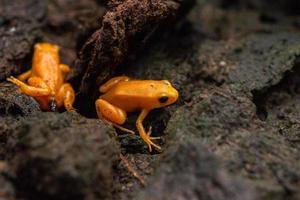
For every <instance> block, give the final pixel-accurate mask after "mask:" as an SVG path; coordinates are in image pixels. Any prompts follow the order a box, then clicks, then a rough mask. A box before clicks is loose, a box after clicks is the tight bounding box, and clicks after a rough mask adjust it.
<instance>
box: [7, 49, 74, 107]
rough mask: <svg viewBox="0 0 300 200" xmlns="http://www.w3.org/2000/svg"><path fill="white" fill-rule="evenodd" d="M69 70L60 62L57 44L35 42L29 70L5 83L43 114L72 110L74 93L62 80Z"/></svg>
mask: <svg viewBox="0 0 300 200" xmlns="http://www.w3.org/2000/svg"><path fill="white" fill-rule="evenodd" d="M69 71H70V67H69V66H68V65H65V64H61V63H60V58H59V47H58V46H57V45H54V44H49V43H38V44H36V45H35V46H34V55H33V59H32V68H31V69H30V70H29V71H27V72H25V73H23V74H21V75H20V76H19V77H18V79H16V78H14V77H12V76H11V77H10V78H7V80H8V81H10V82H12V83H14V84H16V85H17V86H19V87H20V90H21V92H23V93H24V94H26V95H29V96H32V97H34V98H35V99H36V100H37V101H38V103H39V104H40V107H41V108H42V109H43V110H45V111H49V110H50V111H55V110H56V109H57V108H60V107H62V106H64V107H65V108H66V109H67V110H68V111H73V110H74V108H73V102H74V99H75V93H74V90H73V88H72V86H71V85H70V84H69V83H65V81H64V75H65V74H66V73H68V72H69ZM26 80H27V83H24V81H26Z"/></svg>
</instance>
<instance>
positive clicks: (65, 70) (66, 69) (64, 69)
mask: <svg viewBox="0 0 300 200" xmlns="http://www.w3.org/2000/svg"><path fill="white" fill-rule="evenodd" d="M59 68H60V70H61V71H62V72H63V73H65V74H66V73H69V72H70V71H71V68H70V67H69V65H66V64H59Z"/></svg>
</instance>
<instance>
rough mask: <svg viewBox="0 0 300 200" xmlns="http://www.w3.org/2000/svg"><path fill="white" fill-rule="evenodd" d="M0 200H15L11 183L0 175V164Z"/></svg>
mask: <svg viewBox="0 0 300 200" xmlns="http://www.w3.org/2000/svg"><path fill="white" fill-rule="evenodd" d="M0 185H1V187H0V199H1V200H15V199H16V197H15V192H14V187H13V186H12V185H11V183H10V182H9V181H8V180H7V179H6V178H5V177H4V176H2V175H1V163H0Z"/></svg>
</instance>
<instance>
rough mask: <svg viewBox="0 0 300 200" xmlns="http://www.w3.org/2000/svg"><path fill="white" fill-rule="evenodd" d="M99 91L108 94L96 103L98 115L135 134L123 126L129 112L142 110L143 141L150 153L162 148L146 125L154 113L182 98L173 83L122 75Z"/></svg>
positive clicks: (140, 117) (138, 128)
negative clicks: (149, 115)
mask: <svg viewBox="0 0 300 200" xmlns="http://www.w3.org/2000/svg"><path fill="white" fill-rule="evenodd" d="M99 89H100V92H101V93H104V94H103V95H101V96H100V97H99V99H98V100H97V101H96V109H97V114H98V116H99V117H100V118H102V119H104V120H106V121H108V122H110V123H112V124H113V125H114V126H116V127H117V128H120V129H121V130H123V131H126V132H129V133H133V134H134V132H133V131H131V130H128V129H125V128H123V127H121V126H120V125H122V124H124V122H125V121H126V118H127V112H134V111H141V113H140V115H139V117H138V119H137V121H136V127H137V130H138V132H139V134H140V136H141V138H142V139H143V140H144V142H145V143H146V144H147V145H148V147H149V151H150V152H151V151H152V146H154V147H155V148H157V149H161V147H160V146H159V145H157V144H155V143H154V142H153V141H152V140H155V139H159V138H160V137H151V127H150V128H149V130H148V132H147V133H146V131H145V129H144V127H143V124H142V123H143V120H144V119H145V117H146V116H147V115H148V113H149V112H150V111H151V110H153V109H155V108H161V107H165V106H168V105H170V104H172V103H174V102H176V100H177V99H178V91H177V90H176V89H175V88H174V87H172V85H171V83H170V82H169V81H167V80H130V79H129V78H128V77H127V76H119V77H115V78H112V79H110V80H109V81H108V82H106V83H105V84H104V85H102V86H100V88H99Z"/></svg>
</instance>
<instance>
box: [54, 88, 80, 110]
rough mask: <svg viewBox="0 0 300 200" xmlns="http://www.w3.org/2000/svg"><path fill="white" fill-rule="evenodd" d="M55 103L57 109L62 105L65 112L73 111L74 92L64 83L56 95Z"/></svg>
mask: <svg viewBox="0 0 300 200" xmlns="http://www.w3.org/2000/svg"><path fill="white" fill-rule="evenodd" d="M56 101H57V102H56V103H57V105H58V106H59V107H60V106H62V105H64V106H65V108H66V110H67V111H75V109H74V108H73V103H74V101H75V92H74V90H73V88H72V86H71V85H70V84H69V83H65V84H63V85H62V86H61V88H60V89H59V91H58V93H57V95H56Z"/></svg>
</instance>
